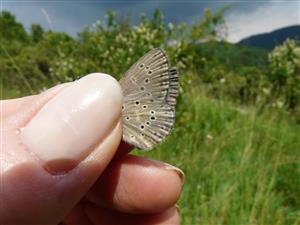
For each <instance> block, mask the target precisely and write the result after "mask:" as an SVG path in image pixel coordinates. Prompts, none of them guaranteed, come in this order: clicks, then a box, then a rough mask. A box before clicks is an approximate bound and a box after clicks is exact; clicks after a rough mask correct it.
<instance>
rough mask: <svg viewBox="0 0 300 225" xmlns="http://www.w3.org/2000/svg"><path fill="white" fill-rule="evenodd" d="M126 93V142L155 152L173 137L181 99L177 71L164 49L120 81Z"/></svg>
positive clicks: (124, 128)
mask: <svg viewBox="0 0 300 225" xmlns="http://www.w3.org/2000/svg"><path fill="white" fill-rule="evenodd" d="M120 84H121V87H122V90H123V95H124V99H123V102H124V103H123V109H122V110H123V111H122V112H123V140H125V141H126V142H128V143H130V144H132V145H134V146H136V147H138V148H140V149H144V150H150V149H152V148H153V147H154V146H155V145H156V144H158V143H160V142H161V141H162V140H164V139H165V137H166V136H167V135H168V134H169V133H170V130H171V128H172V126H173V123H174V120H175V105H176V97H177V95H178V73H177V70H176V69H174V68H172V69H170V68H169V62H168V58H167V56H166V54H165V52H164V51H163V50H162V49H159V48H157V49H153V50H151V51H150V52H149V53H147V54H146V55H145V56H143V57H142V58H141V59H140V60H138V62H137V63H135V64H134V65H133V66H132V67H131V68H130V69H129V70H128V71H127V72H126V74H125V76H124V77H123V78H122V79H121V80H120Z"/></svg>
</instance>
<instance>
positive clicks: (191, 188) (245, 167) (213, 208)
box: [138, 74, 300, 225]
mask: <svg viewBox="0 0 300 225" xmlns="http://www.w3.org/2000/svg"><path fill="white" fill-rule="evenodd" d="M189 76H190V77H191V79H192V81H191V84H192V85H191V84H190V85H189V86H186V87H185V88H184V89H185V90H184V92H183V93H184V94H183V99H184V101H182V102H181V104H180V105H178V108H177V112H178V114H177V121H176V123H175V128H174V130H173V132H172V134H171V137H169V138H168V139H167V140H166V141H165V142H164V143H163V144H162V145H161V146H159V147H158V148H157V149H155V150H154V151H152V152H151V153H150V157H152V158H155V159H160V160H163V161H167V162H169V163H171V164H173V165H176V166H178V167H179V168H182V169H183V171H184V172H185V174H186V177H185V178H186V179H185V185H184V189H183V195H182V197H181V199H180V204H179V205H180V209H181V215H182V224H205V225H207V224H212V225H214V224H278V225H281V224H297V223H299V222H300V221H299V209H300V198H299V193H300V185H299V184H300V161H299V159H300V151H299V149H300V139H299V132H300V127H299V125H296V124H295V123H293V122H292V121H290V120H289V119H287V118H288V116H287V115H285V113H283V112H277V113H276V112H274V111H271V110H270V109H271V108H270V109H268V110H264V112H263V113H262V112H260V110H258V109H257V108H255V107H241V106H238V105H236V104H231V103H229V102H228V101H222V100H213V99H211V98H208V97H207V96H206V91H205V90H204V89H203V86H200V85H198V84H199V83H201V81H200V80H199V77H197V76H196V75H195V74H189ZM138 154H141V155H145V156H147V157H149V153H148V152H147V153H140V152H138Z"/></svg>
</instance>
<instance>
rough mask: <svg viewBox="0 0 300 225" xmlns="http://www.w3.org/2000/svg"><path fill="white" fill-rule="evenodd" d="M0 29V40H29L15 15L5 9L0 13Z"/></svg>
mask: <svg viewBox="0 0 300 225" xmlns="http://www.w3.org/2000/svg"><path fill="white" fill-rule="evenodd" d="M0 31H1V32H0V39H1V40H7V41H12V40H17V41H20V42H27V41H28V40H29V38H28V34H27V33H26V31H25V29H24V27H23V25H22V24H21V23H19V22H17V21H16V18H15V16H14V15H12V14H11V13H10V12H7V11H3V12H1V13H0Z"/></svg>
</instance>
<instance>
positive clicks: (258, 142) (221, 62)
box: [0, 10, 300, 225]
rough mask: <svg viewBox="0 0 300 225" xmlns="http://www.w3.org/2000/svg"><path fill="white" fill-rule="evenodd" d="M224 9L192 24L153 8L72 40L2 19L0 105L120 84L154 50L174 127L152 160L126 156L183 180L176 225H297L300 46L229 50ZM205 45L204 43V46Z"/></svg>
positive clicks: (111, 17) (111, 19) (109, 19)
mask: <svg viewBox="0 0 300 225" xmlns="http://www.w3.org/2000/svg"><path fill="white" fill-rule="evenodd" d="M225 28H226V23H225V21H224V19H223V12H222V10H221V11H219V12H217V13H215V14H213V13H212V12H211V11H210V10H207V11H206V12H205V13H204V16H203V18H201V19H200V20H199V21H195V23H194V24H192V25H187V24H178V25H174V24H165V22H164V20H163V15H162V14H161V12H160V11H159V10H157V11H156V12H155V13H154V15H153V17H152V18H147V17H142V18H141V21H140V23H139V24H138V25H135V26H133V25H131V24H130V21H129V19H128V18H120V17H118V16H117V15H116V14H115V13H113V12H108V13H107V16H106V19H105V20H99V21H97V22H96V23H95V24H94V25H93V26H91V27H90V28H87V29H85V30H83V31H82V32H81V33H79V34H78V37H77V38H74V37H70V36H68V35H67V34H65V33H58V32H53V31H44V30H43V28H42V27H41V26H39V25H38V24H33V25H32V26H31V30H30V32H28V31H26V30H25V29H24V27H23V25H22V24H21V23H20V22H18V21H16V20H15V18H14V16H13V15H11V14H10V13H8V12H3V13H1V15H0V29H1V31H2V30H4V31H5V32H1V33H0V76H1V86H0V88H1V99H7V98H15V97H20V96H25V95H29V94H34V93H38V92H40V91H41V90H44V89H46V88H49V87H51V86H53V85H55V84H58V83H62V82H68V81H73V80H75V79H78V78H79V77H81V76H83V75H85V74H88V73H91V72H95V71H101V72H105V73H108V74H113V75H115V76H116V78H118V79H119V78H120V76H121V75H122V74H124V72H125V71H126V70H127V69H128V68H129V67H130V65H131V64H132V63H134V62H135V61H136V60H137V59H138V58H139V57H140V56H142V55H143V54H144V53H146V52H147V51H148V50H150V49H152V48H154V47H158V46H160V47H163V48H164V49H166V51H167V53H168V55H169V56H170V60H171V62H172V64H173V65H175V66H177V67H178V69H179V72H180V76H181V77H180V95H179V97H178V105H177V109H176V113H177V116H176V123H175V127H174V129H173V131H172V133H171V135H170V137H168V138H167V140H166V141H164V142H163V143H162V144H161V145H159V146H158V147H156V148H155V149H154V150H153V151H151V152H140V151H138V150H135V151H134V152H133V154H138V155H143V156H146V157H151V158H154V159H157V160H163V161H166V162H169V163H171V164H174V165H175V166H177V167H179V168H181V169H182V170H183V171H184V172H185V184H184V188H183V193H182V196H181V198H180V201H179V207H180V212H181V218H182V224H211V225H216V224H264V225H266V224H272V225H273V224H278V225H281V224H291V225H296V224H300V119H299V118H300V47H299V42H297V40H287V41H286V42H285V43H284V44H282V45H281V46H277V47H276V48H275V49H273V50H272V51H266V50H263V49H255V48H251V47H246V46H239V45H233V44H229V43H227V42H226V41H225V37H226V35H225V33H226V32H224V29H225ZM204 40H205V41H204Z"/></svg>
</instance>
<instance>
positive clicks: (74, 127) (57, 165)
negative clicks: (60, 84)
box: [21, 73, 122, 172]
mask: <svg viewBox="0 0 300 225" xmlns="http://www.w3.org/2000/svg"><path fill="white" fill-rule="evenodd" d="M121 107H122V91H121V88H120V86H119V84H118V82H117V81H116V80H115V79H114V78H112V77H111V76H109V75H106V74H99V73H94V74H90V75H87V76H85V77H83V78H81V79H80V80H78V81H75V82H74V83H73V84H72V85H70V86H68V87H66V88H65V89H64V90H62V91H61V92H60V93H58V94H57V95H56V96H55V97H54V98H52V99H51V100H50V101H49V102H47V103H46V104H45V105H44V106H43V108H42V109H41V110H40V111H39V112H38V113H37V114H36V115H35V116H34V118H33V119H32V120H31V121H30V122H29V123H28V124H27V125H26V126H25V127H24V128H23V129H22V131H21V138H22V141H23V143H24V145H25V146H26V147H27V148H28V150H29V151H31V152H32V153H33V154H34V155H36V156H37V157H38V158H39V159H40V160H42V162H44V163H45V166H46V167H47V169H49V170H51V171H53V172H61V171H67V170H70V169H72V168H74V167H75V166H76V165H77V164H78V163H79V162H80V161H82V160H83V159H84V158H85V157H86V156H87V155H88V154H89V153H90V152H91V151H92V148H93V146H94V145H95V144H98V143H101V142H102V141H103V140H104V139H105V137H106V136H108V134H109V133H110V132H111V131H112V130H113V128H114V127H115V126H116V125H117V123H118V121H119V119H120V116H121Z"/></svg>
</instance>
